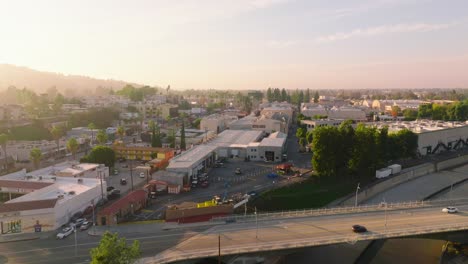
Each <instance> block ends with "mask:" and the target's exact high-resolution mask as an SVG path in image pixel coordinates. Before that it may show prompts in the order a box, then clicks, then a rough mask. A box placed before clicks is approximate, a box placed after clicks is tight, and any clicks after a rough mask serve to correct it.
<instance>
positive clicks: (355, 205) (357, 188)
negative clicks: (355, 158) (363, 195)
mask: <svg viewBox="0 0 468 264" xmlns="http://www.w3.org/2000/svg"><path fill="white" fill-rule="evenodd" d="M360 184H361V183H358V184H357V187H356V200H355V201H354V207H357V195H358V192H359V189H361V187H359V185H360Z"/></svg>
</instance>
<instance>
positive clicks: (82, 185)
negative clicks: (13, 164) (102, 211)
mask: <svg viewBox="0 0 468 264" xmlns="http://www.w3.org/2000/svg"><path fill="white" fill-rule="evenodd" d="M51 171H53V170H52V169H49V170H40V171H33V172H31V173H27V172H26V170H22V171H19V172H15V173H11V174H8V175H5V176H2V177H0V190H1V192H2V193H7V194H9V195H10V196H11V195H12V194H14V196H18V195H21V196H19V197H16V198H14V199H11V200H9V201H7V202H5V203H4V204H0V236H2V235H8V234H14V233H32V232H44V231H52V230H55V229H57V228H59V227H61V226H62V225H64V224H66V223H68V222H69V221H70V219H71V218H72V216H73V215H74V214H75V213H77V212H84V211H85V210H87V209H88V208H90V207H91V208H92V207H93V205H95V204H97V203H98V201H100V200H101V199H102V198H103V197H104V192H105V190H106V182H105V181H103V180H102V179H96V178H83V177H80V176H78V175H77V176H76V178H75V177H70V176H69V175H67V176H65V177H63V176H58V175H57V173H58V172H57V173H55V174H52V173H50V172H51ZM61 171H63V170H61ZM107 175H108V172H107Z"/></svg>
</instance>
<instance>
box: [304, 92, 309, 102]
mask: <svg viewBox="0 0 468 264" xmlns="http://www.w3.org/2000/svg"><path fill="white" fill-rule="evenodd" d="M304 103H310V89H309V88H307V90H306V92H305V94H304Z"/></svg>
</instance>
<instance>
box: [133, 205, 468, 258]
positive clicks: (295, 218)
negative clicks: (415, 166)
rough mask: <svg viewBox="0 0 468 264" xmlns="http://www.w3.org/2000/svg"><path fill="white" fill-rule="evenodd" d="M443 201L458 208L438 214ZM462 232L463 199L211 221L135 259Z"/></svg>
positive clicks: (466, 215)
mask: <svg viewBox="0 0 468 264" xmlns="http://www.w3.org/2000/svg"><path fill="white" fill-rule="evenodd" d="M447 205H455V206H457V207H458V208H459V209H460V212H459V213H458V214H446V213H442V212H441V209H442V208H443V207H445V206H447ZM219 220H227V219H219ZM229 220H232V219H229ZM355 224H360V225H364V226H366V227H367V229H368V232H367V233H360V234H356V233H353V232H352V231H351V226H352V225H355ZM464 230H468V199H459V200H438V201H431V202H407V203H397V204H379V205H371V206H360V207H356V208H355V207H344V208H331V209H319V210H299V211H292V212H291V211H289V212H276V213H268V214H258V215H247V216H245V217H244V216H236V222H235V223H230V224H219V225H216V226H214V227H213V228H211V229H209V230H206V231H204V232H201V233H199V234H197V235H195V236H193V237H191V238H189V239H187V240H185V241H183V242H181V243H179V244H178V245H176V246H175V247H172V248H170V249H168V250H166V251H163V252H161V253H160V254H157V255H156V256H154V257H150V258H144V259H141V260H140V261H139V263H169V262H174V261H183V260H194V259H200V258H205V257H217V256H218V254H219V253H220V254H221V255H222V256H224V255H237V254H246V253H255V252H268V251H275V250H286V249H297V248H305V247H313V246H323V245H331V244H340V243H350V244H354V243H356V242H357V241H363V240H377V239H388V238H396V237H410V236H418V235H427V234H436V233H445V232H454V231H464Z"/></svg>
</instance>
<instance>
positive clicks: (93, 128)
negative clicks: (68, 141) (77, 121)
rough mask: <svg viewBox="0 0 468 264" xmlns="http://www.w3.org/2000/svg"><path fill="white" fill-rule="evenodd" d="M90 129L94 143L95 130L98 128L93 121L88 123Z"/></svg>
mask: <svg viewBox="0 0 468 264" xmlns="http://www.w3.org/2000/svg"><path fill="white" fill-rule="evenodd" d="M88 129H89V130H91V144H92V143H93V141H94V130H95V129H96V125H95V124H94V123H93V122H91V123H89V124H88Z"/></svg>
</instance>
